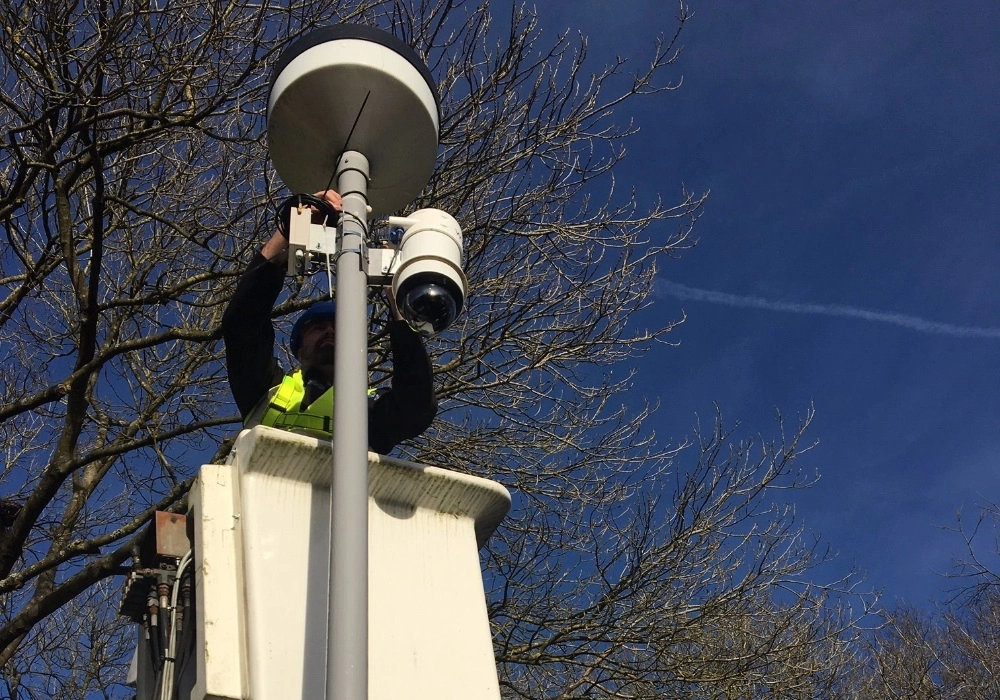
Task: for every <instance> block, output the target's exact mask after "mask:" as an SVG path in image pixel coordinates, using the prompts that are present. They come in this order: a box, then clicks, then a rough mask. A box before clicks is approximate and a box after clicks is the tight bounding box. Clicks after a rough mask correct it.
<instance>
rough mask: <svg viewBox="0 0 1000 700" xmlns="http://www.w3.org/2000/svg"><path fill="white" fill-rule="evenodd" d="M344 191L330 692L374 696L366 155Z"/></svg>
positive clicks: (335, 699)
mask: <svg viewBox="0 0 1000 700" xmlns="http://www.w3.org/2000/svg"><path fill="white" fill-rule="evenodd" d="M337 189H338V191H339V192H340V194H341V197H343V202H344V212H343V217H342V222H343V223H342V235H341V239H340V241H339V242H338V251H339V256H340V257H339V258H338V259H337V321H336V329H337V349H336V356H335V370H336V377H335V379H334V408H333V483H332V486H331V489H330V491H331V494H330V495H331V514H330V544H331V552H330V592H329V595H330V601H329V622H328V624H329V627H328V629H327V654H328V658H327V671H326V674H327V675H326V697H327V700H367V698H368V329H367V317H368V277H367V275H366V273H365V269H364V259H363V250H364V246H365V245H366V243H367V241H366V230H367V227H368V160H367V159H366V158H365V157H364V156H363V155H362V154H360V153H357V152H356V151H348V152H347V153H345V154H344V156H343V157H342V158H341V160H340V164H339V165H338V167H337Z"/></svg>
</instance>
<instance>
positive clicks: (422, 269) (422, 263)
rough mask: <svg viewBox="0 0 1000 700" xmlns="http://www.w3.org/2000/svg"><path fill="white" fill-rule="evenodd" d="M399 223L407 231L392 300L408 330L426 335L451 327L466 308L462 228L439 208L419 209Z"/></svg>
mask: <svg viewBox="0 0 1000 700" xmlns="http://www.w3.org/2000/svg"><path fill="white" fill-rule="evenodd" d="M399 221H403V222H405V225H406V227H407V228H406V232H405V233H404V234H403V238H402V240H401V241H400V244H399V253H398V255H397V259H396V264H395V265H394V266H393V278H392V292H393V297H394V298H395V299H396V306H397V307H398V308H399V311H400V313H401V314H402V315H403V318H405V319H406V321H407V322H408V323H409V324H410V326H411V327H412V328H413V329H414V330H416V331H417V332H418V333H420V334H421V335H424V336H431V335H434V334H436V333H440V332H441V331H443V330H444V329H445V328H447V327H448V326H450V325H451V324H452V323H454V321H455V319H456V318H457V317H458V314H460V313H461V312H462V307H463V306H464V305H465V294H466V290H467V289H468V282H467V280H466V278H465V273H464V272H463V271H462V263H463V262H464V260H463V257H464V254H463V248H462V229H461V227H460V226H459V225H458V222H457V221H455V219H454V217H452V216H451V215H450V214H447V213H445V212H443V211H440V210H438V209H420V210H418V211H415V212H414V213H412V214H410V215H409V216H408V217H406V219H403V220H399Z"/></svg>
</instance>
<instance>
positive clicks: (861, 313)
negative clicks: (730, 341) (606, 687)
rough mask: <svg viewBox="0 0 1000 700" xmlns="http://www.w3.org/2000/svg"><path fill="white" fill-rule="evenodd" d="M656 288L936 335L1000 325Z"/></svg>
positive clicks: (989, 332)
mask: <svg viewBox="0 0 1000 700" xmlns="http://www.w3.org/2000/svg"><path fill="white" fill-rule="evenodd" d="M656 291H657V292H659V293H661V294H666V295H669V296H672V297H675V298H677V299H684V300H688V301H704V302H708V303H709V304H721V305H723V306H734V307H737V308H745V309H763V310H765V311H785V312H788V313H793V314H818V315H821V316H837V317H839V318H860V319H862V320H865V321H874V322H876V323H889V324H892V325H894V326H901V327H903V328H909V329H910V330H914V331H920V332H921V333H933V334H936V335H951V336H957V337H960V338H997V339H1000V328H981V327H977V326H955V325H953V324H951V323H940V322H938V321H931V320H928V319H926V318H920V317H919V316H907V315H905V314H893V313H887V312H885V311H873V310H872V309H859V308H858V307H856V306H844V305H842V304H801V303H798V302H791V301H774V300H773V299H764V298H763V297H750V296H738V295H736V294H726V293H725V292H713V291H711V290H708V289H697V288H695V287H688V286H686V285H683V284H678V283H677V282H669V281H667V280H663V279H660V280H657V281H656Z"/></svg>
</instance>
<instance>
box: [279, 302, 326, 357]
mask: <svg viewBox="0 0 1000 700" xmlns="http://www.w3.org/2000/svg"><path fill="white" fill-rule="evenodd" d="M317 318H337V305H336V304H335V303H334V302H332V301H321V302H319V303H318V304H313V305H312V306H310V307H309V308H308V309H306V310H305V311H303V312H302V315H301V316H299V317H298V318H297V319H295V325H294V326H292V335H291V337H290V338H289V339H288V345H289V348H290V349H291V351H292V355H298V354H299V348H301V347H302V331H304V330H305V327H306V324H307V323H309V322H310V321H313V320H315V319H317Z"/></svg>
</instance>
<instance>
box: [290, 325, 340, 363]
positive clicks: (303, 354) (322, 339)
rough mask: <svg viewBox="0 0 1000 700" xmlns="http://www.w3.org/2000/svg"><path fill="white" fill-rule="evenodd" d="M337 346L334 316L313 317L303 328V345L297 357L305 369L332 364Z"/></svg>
mask: <svg viewBox="0 0 1000 700" xmlns="http://www.w3.org/2000/svg"><path fill="white" fill-rule="evenodd" d="M336 347H337V329H336V322H335V320H334V319H332V318H317V319H313V320H312V321H310V322H309V323H307V324H306V325H305V327H304V328H303V329H302V347H300V348H299V353H298V355H296V358H297V359H298V361H299V364H301V365H302V368H303V369H309V368H311V367H319V366H322V365H332V364H333V361H334V355H335V352H336Z"/></svg>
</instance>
